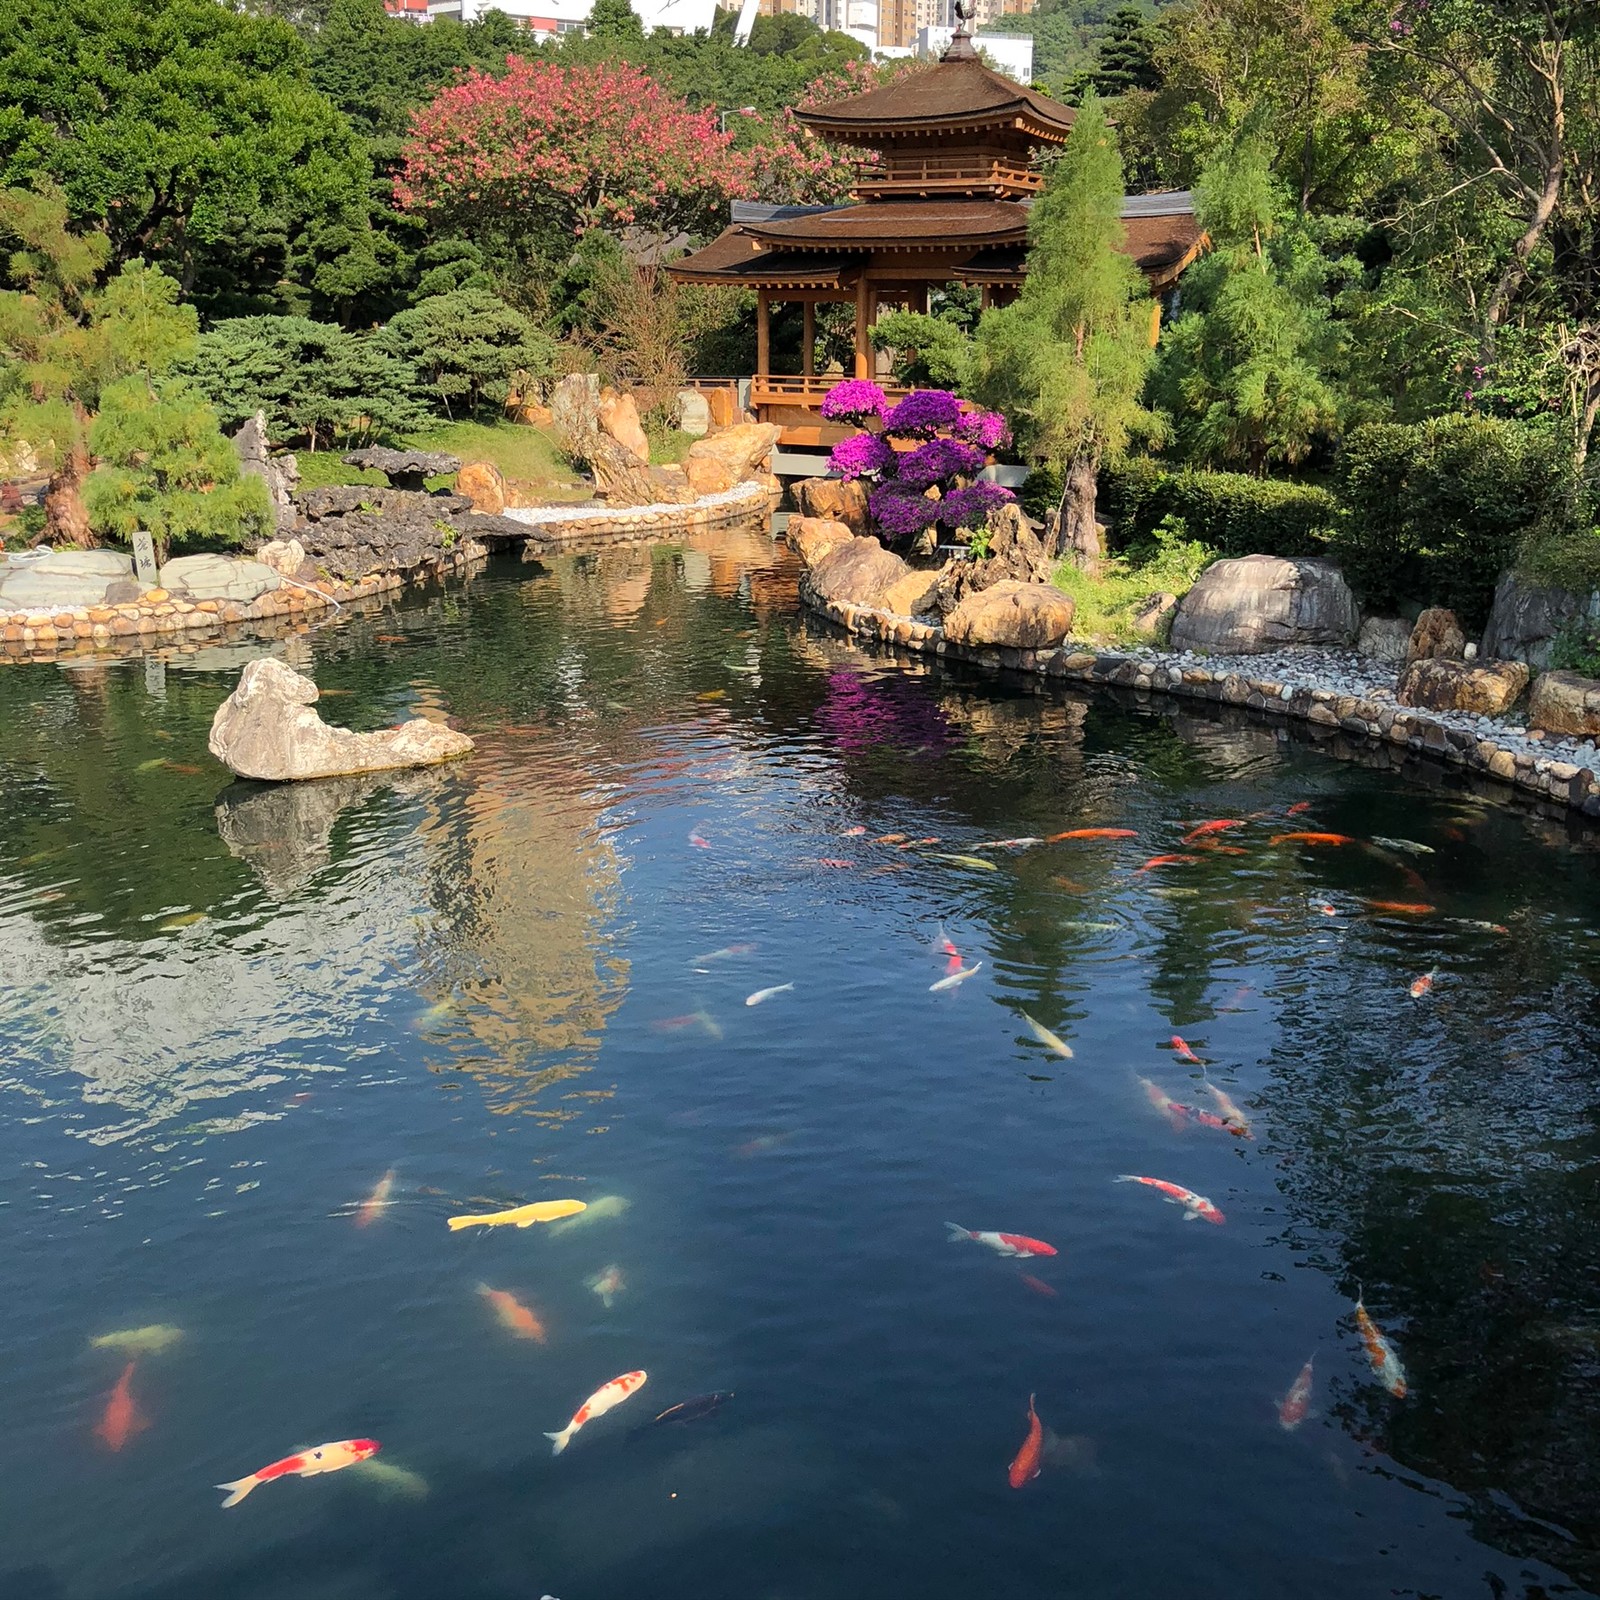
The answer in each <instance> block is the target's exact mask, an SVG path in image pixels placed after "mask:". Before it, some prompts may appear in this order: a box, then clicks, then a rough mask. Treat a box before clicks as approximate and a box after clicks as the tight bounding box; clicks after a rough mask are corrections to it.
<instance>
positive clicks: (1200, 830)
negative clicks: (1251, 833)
mask: <svg viewBox="0 0 1600 1600" xmlns="http://www.w3.org/2000/svg"><path fill="white" fill-rule="evenodd" d="M1243 826H1244V823H1243V821H1242V820H1240V819H1239V818H1236V817H1218V818H1217V819H1216V821H1214V822H1199V823H1196V824H1195V826H1194V827H1192V828H1191V829H1190V830H1189V831H1188V832H1187V833H1186V834H1184V836H1183V842H1184V843H1185V844H1193V843H1194V842H1195V840H1196V839H1207V838H1210V836H1211V835H1212V834H1214V833H1226V832H1227V831H1228V829H1229V828H1242V827H1243Z"/></svg>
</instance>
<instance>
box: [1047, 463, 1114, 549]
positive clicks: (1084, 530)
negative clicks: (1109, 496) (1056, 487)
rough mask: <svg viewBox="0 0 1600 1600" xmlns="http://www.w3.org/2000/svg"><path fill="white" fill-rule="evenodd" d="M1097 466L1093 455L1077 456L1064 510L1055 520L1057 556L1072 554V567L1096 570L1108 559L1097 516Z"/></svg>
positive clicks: (1070, 470) (1064, 497)
mask: <svg viewBox="0 0 1600 1600" xmlns="http://www.w3.org/2000/svg"><path fill="white" fill-rule="evenodd" d="M1095 468H1096V463H1095V461H1094V459H1093V458H1092V457H1090V456H1081V455H1080V456H1074V457H1073V458H1072V461H1071V462H1070V463H1069V465H1068V467H1067V479H1066V482H1065V483H1064V484H1063V485H1062V486H1061V510H1060V512H1059V513H1058V515H1057V518H1056V548H1055V551H1054V554H1056V555H1069V556H1071V557H1072V561H1073V565H1074V566H1077V567H1081V568H1082V569H1083V570H1084V571H1085V572H1094V571H1096V570H1097V569H1098V568H1099V566H1100V563H1101V561H1102V560H1103V559H1104V558H1105V551H1104V550H1103V549H1102V548H1101V546H1100V525H1099V524H1098V523H1097V522H1096V521H1095V517H1094V497H1095Z"/></svg>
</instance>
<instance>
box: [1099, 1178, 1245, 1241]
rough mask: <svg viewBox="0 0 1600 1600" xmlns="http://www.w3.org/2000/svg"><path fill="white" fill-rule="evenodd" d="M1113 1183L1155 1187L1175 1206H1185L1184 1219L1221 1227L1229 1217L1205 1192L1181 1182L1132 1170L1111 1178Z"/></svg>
mask: <svg viewBox="0 0 1600 1600" xmlns="http://www.w3.org/2000/svg"><path fill="white" fill-rule="evenodd" d="M1111 1181H1112V1182H1113V1183H1142V1184H1144V1185H1145V1186H1146V1187H1147V1188H1150V1189H1154V1190H1155V1191H1156V1192H1157V1193H1158V1194H1162V1195H1165V1196H1166V1198H1167V1199H1168V1200H1170V1201H1171V1202H1172V1203H1173V1205H1175V1206H1182V1207H1183V1220H1184V1221H1185V1222H1193V1221H1194V1220H1195V1218H1197V1217H1198V1218H1200V1219H1201V1220H1202V1221H1204V1222H1209V1223H1211V1224H1212V1226H1213V1227H1218V1228H1220V1227H1221V1226H1222V1224H1223V1223H1224V1222H1226V1221H1227V1218H1226V1217H1224V1216H1223V1214H1222V1213H1221V1211H1219V1210H1218V1209H1217V1207H1216V1206H1214V1205H1213V1204H1212V1203H1211V1202H1210V1201H1209V1200H1207V1199H1206V1197H1205V1196H1204V1195H1203V1194H1196V1193H1195V1192H1194V1190H1193V1189H1185V1188H1184V1187H1183V1185H1182V1184H1181V1183H1168V1182H1166V1181H1165V1180H1164V1179H1162V1178H1140V1177H1136V1176H1135V1175H1134V1174H1133V1173H1131V1172H1124V1173H1121V1174H1120V1175H1119V1176H1117V1177H1115V1178H1113V1179H1112V1180H1111Z"/></svg>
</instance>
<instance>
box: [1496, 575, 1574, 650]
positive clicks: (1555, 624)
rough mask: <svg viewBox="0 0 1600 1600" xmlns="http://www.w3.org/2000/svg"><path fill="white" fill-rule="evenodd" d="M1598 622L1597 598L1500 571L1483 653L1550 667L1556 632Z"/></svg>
mask: <svg viewBox="0 0 1600 1600" xmlns="http://www.w3.org/2000/svg"><path fill="white" fill-rule="evenodd" d="M1597 619H1600V595H1582V594H1574V593H1573V592H1572V591H1571V590H1570V589H1554V588H1550V587H1548V586H1546V585H1543V584H1536V583H1530V582H1528V581H1527V580H1526V579H1524V578H1519V577H1518V576H1517V574H1516V573H1515V572H1503V573H1501V575H1500V581H1499V583H1497V584H1496V585H1495V590H1494V604H1493V605H1492V606H1491V607H1490V608H1489V621H1488V624H1487V625H1486V626H1485V628H1484V630H1483V640H1482V650H1483V654H1484V655H1486V656H1499V657H1501V658H1503V659H1505V660H1507V661H1526V662H1527V663H1528V665H1529V666H1530V667H1535V668H1539V669H1543V668H1545V667H1548V666H1549V665H1550V643H1551V641H1552V640H1553V639H1554V638H1555V636H1556V635H1557V634H1558V633H1563V632H1565V631H1566V630H1567V629H1569V628H1571V627H1573V626H1574V625H1575V624H1579V623H1582V622H1585V621H1589V622H1593V621H1595V620H1597Z"/></svg>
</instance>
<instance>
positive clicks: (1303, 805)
mask: <svg viewBox="0 0 1600 1600" xmlns="http://www.w3.org/2000/svg"><path fill="white" fill-rule="evenodd" d="M1310 809H1311V802H1310V801H1309V800H1296V801H1295V803H1294V804H1293V805H1292V806H1290V807H1289V809H1288V810H1287V811H1285V812H1284V815H1285V816H1286V817H1298V816H1299V815H1301V813H1302V812H1306V811H1309V810H1310Z"/></svg>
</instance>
